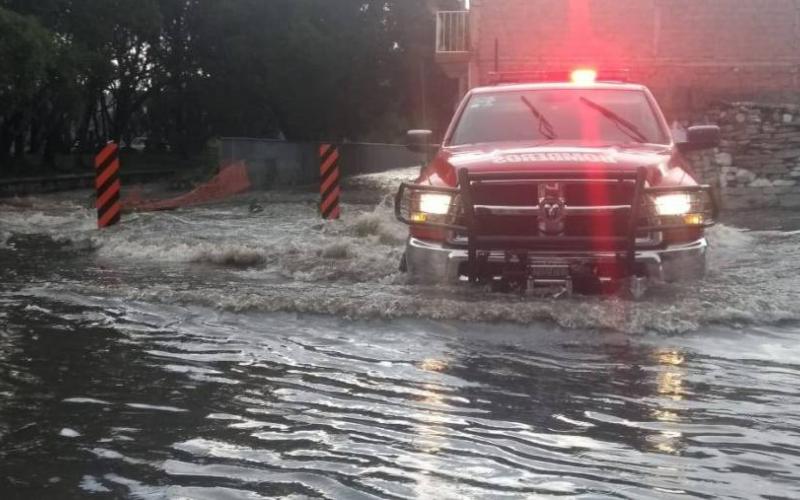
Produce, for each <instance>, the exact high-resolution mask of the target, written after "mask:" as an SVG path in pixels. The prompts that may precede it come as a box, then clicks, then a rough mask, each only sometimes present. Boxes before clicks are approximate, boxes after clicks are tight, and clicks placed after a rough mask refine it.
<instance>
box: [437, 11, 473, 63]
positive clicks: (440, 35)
mask: <svg viewBox="0 0 800 500" xmlns="http://www.w3.org/2000/svg"><path fill="white" fill-rule="evenodd" d="M452 52H469V11H466V10H449V11H440V12H437V13H436V53H437V54H447V53H452Z"/></svg>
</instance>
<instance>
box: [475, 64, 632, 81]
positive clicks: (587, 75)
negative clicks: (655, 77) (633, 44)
mask: <svg viewBox="0 0 800 500" xmlns="http://www.w3.org/2000/svg"><path fill="white" fill-rule="evenodd" d="M628 81H630V71H629V70H627V69H614V70H602V71H598V70H596V69H594V68H585V67H584V68H576V69H572V70H534V71H497V72H490V73H489V84H490V85H503V84H513V83H538V82H571V83H573V84H576V85H590V84H592V83H595V82H628Z"/></svg>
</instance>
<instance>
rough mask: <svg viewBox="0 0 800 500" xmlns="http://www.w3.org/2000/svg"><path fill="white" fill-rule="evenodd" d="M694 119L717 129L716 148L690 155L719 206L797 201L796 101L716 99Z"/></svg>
mask: <svg viewBox="0 0 800 500" xmlns="http://www.w3.org/2000/svg"><path fill="white" fill-rule="evenodd" d="M694 122H695V123H716V124H718V125H719V126H720V128H721V129H722V143H721V144H720V147H719V149H717V150H714V151H705V152H698V153H693V154H691V155H690V160H691V161H692V164H693V165H694V167H695V170H696V172H697V174H698V176H699V177H700V178H701V179H702V180H703V182H705V183H708V184H711V185H713V186H715V187H717V189H718V192H719V193H720V195H721V198H722V204H723V207H724V208H726V209H742V208H763V207H784V208H797V207H800V106H798V105H794V104H785V105H772V104H755V103H747V102H744V103H732V104H719V105H717V106H715V107H713V108H711V109H710V110H708V111H707V112H706V113H705V114H704V116H702V117H699V119H697V120H694Z"/></svg>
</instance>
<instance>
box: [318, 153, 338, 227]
mask: <svg viewBox="0 0 800 500" xmlns="http://www.w3.org/2000/svg"><path fill="white" fill-rule="evenodd" d="M319 162H320V163H319V174H320V188H319V192H320V196H321V199H320V205H319V211H320V213H321V214H322V218H323V219H338V218H339V215H340V210H339V195H340V194H341V190H340V189H339V148H338V147H336V146H335V145H333V144H320V146H319Z"/></svg>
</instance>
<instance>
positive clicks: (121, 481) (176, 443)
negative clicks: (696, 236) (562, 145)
mask: <svg viewBox="0 0 800 500" xmlns="http://www.w3.org/2000/svg"><path fill="white" fill-rule="evenodd" d="M403 174H406V175H407V174H408V173H400V174H399V175H398V176H386V175H384V176H374V177H372V178H365V179H361V180H360V182H359V183H357V184H358V186H359V187H351V188H350V189H349V194H350V197H349V202H348V203H347V204H346V205H345V207H344V213H345V216H344V218H343V220H342V221H340V222H332V223H322V222H321V221H319V220H318V219H317V217H316V214H315V201H316V200H315V198H314V196H312V195H307V194H301V193H288V192H286V193H263V194H258V195H252V196H250V197H245V198H239V199H236V200H232V201H230V202H229V203H226V204H222V205H217V206H213V207H202V208H191V209H183V210H178V211H175V212H163V213H154V214H136V215H128V216H126V217H125V218H124V219H123V224H122V225H121V226H118V227H115V228H111V229H108V230H105V231H102V232H98V231H96V230H95V229H94V218H93V217H94V214H93V212H92V211H91V210H90V209H88V208H86V202H87V193H83V192H81V193H64V194H60V195H53V196H42V197H34V198H27V199H22V200H10V201H9V200H6V201H5V202H0V266H1V267H0V498H3V499H13V498H59V499H60V498H143V499H161V498H199V499H212V498H213V499H216V498H221V499H240V498H241V499H260V498H292V499H299V498H347V499H349V498H355V499H359V498H388V499H400V498H419V499H428V498H432V499H434V498H435V499H462V498H540V497H580V498H636V499H638V498H712V497H713V498H717V497H724V498H798V497H800V344H799V343H798V339H799V338H800V292H798V289H797V287H798V284H800V278H799V277H798V276H799V273H798V271H800V231H798V228H800V216H798V215H795V214H788V213H780V212H778V213H768V212H759V213H750V214H736V216H735V217H733V216H731V217H729V220H728V221H727V222H726V223H725V224H722V225H719V226H717V227H716V228H714V230H713V231H712V233H711V238H710V239H711V243H712V245H713V248H712V251H711V252H712V253H711V256H710V272H709V276H708V277H707V278H706V279H705V280H704V281H703V282H701V283H697V284H693V285H684V286H672V287H661V288H657V289H653V290H651V291H650V293H649V295H648V296H647V298H646V299H644V300H643V301H641V302H635V303H634V302H629V301H625V300H620V299H617V298H613V297H606V298H599V297H573V298H568V299H563V298H562V299H547V298H535V299H533V298H522V297H518V296H514V295H501V294H488V293H485V292H481V291H477V290H471V289H469V288H468V287H455V288H444V287H431V288H420V287H411V286H408V285H406V283H405V280H404V277H403V275H402V274H400V273H398V272H397V263H398V260H399V257H400V253H401V251H402V242H403V238H404V228H403V227H402V226H400V225H399V224H398V223H396V222H394V221H393V217H392V209H391V204H390V203H389V201H388V198H385V197H384V194H386V193H389V192H390V191H391V188H392V186H393V185H394V184H395V183H396V181H397V178H399V177H402V175H403ZM253 201H257V202H258V203H259V204H260V205H261V206H263V208H264V210H263V211H260V212H258V211H256V212H255V213H254V212H252V211H251V210H249V206H250V204H251V203H252V202H253Z"/></svg>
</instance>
